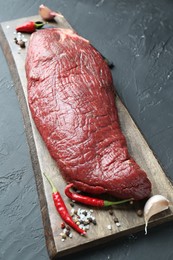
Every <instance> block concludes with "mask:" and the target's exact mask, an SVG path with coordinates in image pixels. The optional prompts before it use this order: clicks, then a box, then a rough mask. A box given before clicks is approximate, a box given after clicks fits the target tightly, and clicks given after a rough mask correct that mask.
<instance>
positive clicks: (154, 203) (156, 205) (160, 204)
mask: <svg viewBox="0 0 173 260" xmlns="http://www.w3.org/2000/svg"><path fill="white" fill-rule="evenodd" d="M168 208H169V200H168V199H167V198H165V197H164V196H162V195H154V196H152V197H151V198H149V199H148V200H147V202H146V204H145V206H144V220H145V235H146V234H147V226H148V221H149V219H150V218H151V217H152V216H153V215H155V214H157V213H159V212H162V211H164V210H166V209H168Z"/></svg>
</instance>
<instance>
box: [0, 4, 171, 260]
mask: <svg viewBox="0 0 173 260" xmlns="http://www.w3.org/2000/svg"><path fill="white" fill-rule="evenodd" d="M42 3H43V4H47V5H48V6H49V7H50V8H52V9H55V10H59V11H61V12H62V13H63V14H64V15H65V16H66V17H67V19H68V20H69V22H70V23H71V25H72V26H73V27H74V28H75V29H76V30H77V31H78V33H79V34H81V35H83V36H84V37H86V38H88V39H89V40H90V41H91V43H92V44H93V45H94V46H95V47H96V48H97V49H98V50H99V51H100V52H101V53H102V54H103V55H104V56H106V57H107V58H108V59H110V60H111V61H113V62H114V64H115V68H114V69H113V71H112V73H113V78H114V82H115V86H116V90H117V92H118V94H119V95H120V97H121V99H122V101H123V102H124V104H125V105H126V107H127V108H128V110H129V112H130V114H131V116H132V117H133V119H134V120H135V122H136V124H137V125H138V127H139V128H140V130H141V131H142V133H143V134H144V136H145V138H146V140H147V142H148V144H149V145H150V147H151V148H152V150H153V152H154V153H155V155H156V157H157V159H158V160H159V162H160V163H161V165H162V166H163V169H164V170H165V172H166V174H167V176H168V177H170V178H172V179H173V172H172V171H171V170H172V167H173V159H172V158H173V149H172V147H173V135H172V127H173V112H172V111H173V88H172V84H173V36H172V35H173V34H172V32H173V2H172V1H171V0H154V1H150V0H146V1H144V0H143V1H142V0H112V1H109V0H107V1H106V0H105V1H104V0H88V1H86V0H78V1H77V0H68V1H67V0H56V1H55V0H54V1H48V0H47V1H38V0H37V1H35V0H30V1H22V0H16V1H13V0H8V1H2V0H1V1H0V22H2V21H7V20H13V19H16V18H21V17H24V16H30V15H35V14H37V10H38V7H39V5H40V4H42ZM0 60H1V69H0V118H1V120H0V167H1V170H0V194H1V195H0V223H1V225H0V259H2V260H6V259H7V260H18V259H25V260H30V259H36V260H44V259H45V260H47V259H48V255H47V250H46V246H45V240H44V232H43V226H42V220H41V213H40V207H39V200H38V195H37V191H36V184H35V179H34V173H33V170H32V163H31V159H30V154H29V148H28V144H27V140H26V135H25V130H24V125H23V120H22V113H21V111H20V107H19V104H18V100H17V97H16V94H15V90H14V87H13V82H12V79H11V77H10V73H9V70H8V67H7V64H6V61H5V58H4V56H3V53H2V51H1V50H0ZM158 181H159V180H158ZM172 236H173V225H172V224H171V223H167V224H164V225H162V226H159V227H156V228H153V229H152V230H150V231H149V234H148V235H147V236H145V235H144V232H140V233H138V234H135V235H130V236H128V237H124V238H121V239H119V240H113V241H112V242H111V243H109V244H105V245H104V246H100V247H99V248H93V249H91V250H88V251H87V252H82V253H78V254H75V255H73V259H76V260H81V259H84V260H85V259H87V260H92V259H93V260H94V259H100V260H105V259H116V260H121V259H123V260H125V259H128V260H134V259H140V260H143V259H147V260H148V259H157V260H162V259H164V260H171V259H173V249H172ZM68 258H69V259H71V258H72V256H69V257H66V258H65V259H68ZM61 259H63V258H61Z"/></svg>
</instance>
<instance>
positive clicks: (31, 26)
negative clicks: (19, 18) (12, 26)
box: [16, 21, 44, 33]
mask: <svg viewBox="0 0 173 260" xmlns="http://www.w3.org/2000/svg"><path fill="white" fill-rule="evenodd" d="M43 25H44V23H43V22H40V21H37V22H33V21H29V22H26V23H24V24H22V25H20V26H18V27H16V31H17V32H21V33H33V32H35V30H36V29H40V28H41V27H42V26H43Z"/></svg>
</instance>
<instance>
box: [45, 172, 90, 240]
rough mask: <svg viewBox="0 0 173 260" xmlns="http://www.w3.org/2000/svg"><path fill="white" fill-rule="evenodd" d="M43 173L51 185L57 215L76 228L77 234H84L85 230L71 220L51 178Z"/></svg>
mask: <svg viewBox="0 0 173 260" xmlns="http://www.w3.org/2000/svg"><path fill="white" fill-rule="evenodd" d="M44 175H45V177H46V179H47V180H48V182H49V183H50V185H51V187H52V197H53V201H54V204H55V207H56V209H57V211H58V213H59V215H60V216H61V218H62V219H63V220H64V222H66V223H67V224H68V225H69V226H70V227H72V228H73V229H74V230H76V231H77V232H78V233H79V234H81V235H85V234H86V232H85V231H84V230H83V229H81V228H79V226H78V225H77V224H76V223H75V222H74V221H73V219H72V217H71V216H70V215H69V213H68V210H67V207H66V205H65V203H64V201H63V199H62V197H61V194H60V193H59V192H58V190H57V189H56V188H55V186H54V184H53V182H52V181H51V179H50V178H49V177H48V176H47V175H46V174H45V173H44Z"/></svg>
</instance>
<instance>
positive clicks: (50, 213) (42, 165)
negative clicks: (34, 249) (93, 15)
mask: <svg viewBox="0 0 173 260" xmlns="http://www.w3.org/2000/svg"><path fill="white" fill-rule="evenodd" d="M29 20H33V21H37V20H40V17H39V16H34V17H26V18H23V19H19V20H15V21H9V22H5V23H2V24H1V28H0V42H1V45H2V48H3V51H4V54H5V56H6V59H7V62H8V64H9V68H10V71H11V74H12V76H13V80H14V84H15V88H16V93H17V96H18V99H19V102H20V105H21V109H22V113H23V118H24V124H25V129H26V134H27V139H28V145H29V147H30V151H31V159H32V163H33V169H34V173H35V178H36V184H37V189H38V194H39V199H40V207H41V212H42V218H43V224H44V228H45V238H46V243H47V248H48V252H49V255H50V258H51V259H53V258H55V257H60V256H62V255H66V254H69V253H72V252H75V251H77V250H82V249H84V248H88V247H92V246H94V245H98V244H101V243H104V242H105V241H109V240H111V239H116V238H118V237H120V236H124V235H128V234H131V233H134V232H137V231H139V230H144V219H143V218H140V217H138V216H137V214H136V211H135V208H136V207H138V206H140V205H135V204H134V205H126V206H121V207H114V208H113V212H114V215H115V216H116V217H117V218H118V219H119V221H120V223H121V226H120V227H117V226H116V225H115V223H114V221H113V217H112V216H111V215H110V214H109V209H97V208H93V211H94V212H93V215H94V216H95V217H96V220H97V225H92V226H91V227H90V230H89V231H88V232H87V237H81V236H80V235H79V234H77V233H76V232H75V231H74V232H73V238H72V239H70V238H69V239H66V241H64V242H62V241H61V237H60V233H61V228H60V224H61V222H62V220H61V219H60V217H59V215H58V214H57V212H56V210H55V207H54V204H53V201H52V195H51V189H50V186H49V184H48V183H47V181H46V180H45V178H44V177H43V172H47V173H48V174H49V175H50V177H51V178H52V179H53V180H54V182H55V184H56V186H57V188H58V189H59V191H60V192H61V194H62V196H63V198H64V200H65V202H66V205H67V207H68V209H69V211H70V205H69V199H68V198H67V197H66V196H65V195H64V187H65V185H66V184H65V181H64V179H63V178H62V176H61V174H60V172H59V170H58V168H57V166H56V163H55V161H54V160H53V159H52V158H51V156H50V154H49V152H48V150H47V148H46V146H45V144H44V142H43V141H42V139H41V137H40V135H39V133H38V131H37V129H36V127H35V124H34V122H33V120H32V117H31V114H30V111H29V108H28V103H27V82H26V76H25V68H24V64H25V57H26V49H27V48H25V49H22V50H20V52H19V50H18V48H19V46H18V45H16V44H15V42H14V40H13V39H14V31H15V27H16V26H17V25H19V24H22V23H23V22H25V21H29ZM64 25H65V26H66V27H68V23H64ZM62 26H63V21H61V27H62ZM25 37H26V38H28V40H29V35H25ZM26 45H27V44H26ZM116 104H117V108H118V113H119V118H120V123H121V128H122V131H123V133H124V135H125V137H126V140H127V144H128V148H129V151H130V154H131V155H132V156H133V157H134V158H135V160H136V161H137V163H138V164H139V165H140V166H141V167H142V168H143V169H144V170H145V171H146V172H147V174H148V177H149V179H150V181H151V183H152V193H153V194H162V195H163V196H166V197H167V198H168V199H169V200H170V201H171V202H172V201H173V187H172V185H171V183H170V182H169V180H168V179H167V177H166V176H165V173H164V172H163V170H162V168H161V167H160V165H159V163H158V161H157V159H156V158H155V156H154V154H153V153H152V151H151V149H150V148H149V146H148V145H147V143H146V141H145V140H144V138H143V136H142V134H141V133H140V131H139V130H138V128H137V127H136V125H135V123H134V122H133V120H132V118H131V117H130V115H129V113H128V111H127V110H126V108H125V107H124V105H123V104H122V102H121V101H120V99H119V98H118V97H116ZM75 207H76V208H79V207H80V208H85V209H90V208H89V207H86V206H84V207H83V206H82V205H79V204H78V205H77V204H75ZM171 219H173V208H172V206H171V207H170V209H169V210H167V211H165V212H162V213H161V214H159V215H157V216H155V217H153V218H152V220H151V221H150V222H149V228H150V227H151V226H154V225H158V224H161V223H163V222H166V221H168V220H171ZM110 224H111V225H112V229H111V230H109V229H108V228H107V226H108V225H110Z"/></svg>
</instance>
